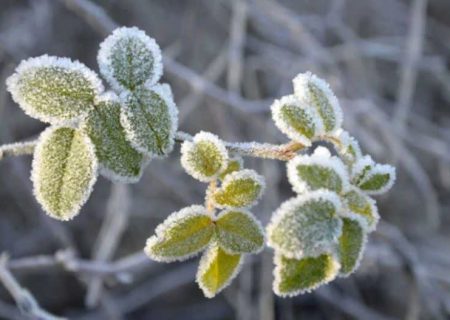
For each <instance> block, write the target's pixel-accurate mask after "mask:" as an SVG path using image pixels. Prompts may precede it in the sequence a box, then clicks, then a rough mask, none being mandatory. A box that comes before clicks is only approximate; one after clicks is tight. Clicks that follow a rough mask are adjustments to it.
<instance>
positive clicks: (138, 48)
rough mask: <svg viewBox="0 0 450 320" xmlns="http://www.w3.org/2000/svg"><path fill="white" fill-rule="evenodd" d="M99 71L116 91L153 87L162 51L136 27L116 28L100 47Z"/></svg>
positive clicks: (157, 76)
mask: <svg viewBox="0 0 450 320" xmlns="http://www.w3.org/2000/svg"><path fill="white" fill-rule="evenodd" d="M97 60H98V64H99V66H100V72H101V74H102V75H103V76H104V77H105V79H106V80H107V81H108V82H109V83H110V84H111V86H112V87H113V88H114V89H115V90H117V91H122V90H124V89H128V90H134V89H135V88H136V87H138V86H141V85H144V84H145V85H154V84H155V83H156V82H157V81H158V80H159V78H160V77H161V75H162V61H161V50H160V48H159V46H158V44H157V43H156V42H155V40H154V39H152V38H150V37H149V36H147V35H146V34H145V32H144V31H142V30H139V29H138V28H136V27H133V28H126V27H122V28H118V29H116V30H114V32H113V33H112V35H110V36H109V37H108V38H106V39H105V41H103V42H102V43H101V45H100V51H99V53H98V57H97Z"/></svg>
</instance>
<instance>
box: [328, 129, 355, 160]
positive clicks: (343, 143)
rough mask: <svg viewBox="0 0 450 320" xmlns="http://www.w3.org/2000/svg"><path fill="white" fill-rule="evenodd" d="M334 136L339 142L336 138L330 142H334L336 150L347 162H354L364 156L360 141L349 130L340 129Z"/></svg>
mask: <svg viewBox="0 0 450 320" xmlns="http://www.w3.org/2000/svg"><path fill="white" fill-rule="evenodd" d="M332 137H333V138H335V139H336V140H337V141H338V142H339V143H336V141H335V140H334V139H332V140H330V142H331V143H333V144H334V146H335V148H336V151H337V152H338V153H339V155H340V156H341V157H342V158H343V160H344V161H345V162H346V163H348V164H353V163H355V162H356V161H357V160H359V159H360V158H361V157H362V151H361V147H360V145H359V143H358V141H357V140H356V139H355V138H354V137H352V136H351V135H350V134H349V133H348V132H347V131H345V130H343V129H338V130H337V131H336V132H335V133H334V134H333V135H332Z"/></svg>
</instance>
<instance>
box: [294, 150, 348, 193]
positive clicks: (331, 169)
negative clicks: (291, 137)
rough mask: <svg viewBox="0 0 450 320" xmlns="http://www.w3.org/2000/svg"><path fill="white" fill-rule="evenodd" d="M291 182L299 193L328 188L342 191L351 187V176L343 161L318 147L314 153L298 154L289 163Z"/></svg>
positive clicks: (338, 191)
mask: <svg viewBox="0 0 450 320" xmlns="http://www.w3.org/2000/svg"><path fill="white" fill-rule="evenodd" d="M287 168H288V170H287V172H288V179H289V182H290V183H291V184H292V186H293V188H294V190H295V191H296V192H297V193H305V192H307V191H313V190H318V189H328V190H332V191H335V192H337V193H341V192H343V191H345V190H347V189H348V187H349V177H348V173H347V169H346V167H345V165H344V164H343V162H342V161H341V160H340V159H339V158H338V157H335V156H333V157H332V156H331V155H330V153H329V151H328V150H327V149H326V148H323V147H318V148H316V150H315V152H314V153H313V154H312V155H298V156H296V157H295V158H294V159H292V160H290V161H289V162H288V164H287Z"/></svg>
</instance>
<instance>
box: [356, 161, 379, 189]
mask: <svg viewBox="0 0 450 320" xmlns="http://www.w3.org/2000/svg"><path fill="white" fill-rule="evenodd" d="M374 166H375V162H374V161H373V160H372V157H371V156H369V155H366V156H363V157H361V158H359V159H358V160H357V161H356V162H355V163H354V164H353V166H352V174H351V182H352V184H354V185H357V184H358V183H360V182H361V181H362V180H364V179H365V178H367V174H368V173H369V172H370V170H372V168H373V167H374Z"/></svg>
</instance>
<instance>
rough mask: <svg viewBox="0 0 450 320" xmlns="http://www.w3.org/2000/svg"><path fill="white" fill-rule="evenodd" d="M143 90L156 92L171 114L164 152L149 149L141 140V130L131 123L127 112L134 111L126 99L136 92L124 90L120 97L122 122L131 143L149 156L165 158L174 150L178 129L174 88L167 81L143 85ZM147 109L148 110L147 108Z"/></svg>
mask: <svg viewBox="0 0 450 320" xmlns="http://www.w3.org/2000/svg"><path fill="white" fill-rule="evenodd" d="M141 88H142V89H143V90H148V91H149V92H154V93H155V94H156V95H158V96H159V97H160V98H161V100H162V101H163V102H164V103H165V104H166V106H167V112H168V115H169V121H170V127H169V135H168V140H169V141H168V144H167V146H166V147H165V149H164V154H157V153H155V152H152V151H150V150H148V148H147V147H146V146H145V145H144V142H142V141H141V138H140V137H139V132H138V131H137V130H134V129H133V127H134V125H133V124H132V123H131V121H130V119H129V116H127V114H128V115H129V114H131V113H132V112H133V111H132V110H131V109H130V107H129V106H127V103H126V101H127V100H128V99H130V98H132V97H133V95H134V94H135V92H132V91H128V90H125V91H123V92H122V93H121V94H120V96H119V98H120V101H121V104H122V113H121V116H120V123H121V124H122V127H123V128H124V130H125V132H126V136H127V139H128V141H129V142H130V144H131V145H132V146H133V147H134V148H135V149H136V150H138V151H139V152H141V153H143V154H144V155H146V156H147V157H149V158H160V159H162V158H165V157H167V156H168V154H169V153H170V152H172V150H173V146H174V144H175V133H176V131H177V129H178V108H177V106H176V104H175V102H174V100H173V94H172V90H171V89H170V86H169V85H168V84H166V83H163V84H156V85H154V86H143V87H141ZM146 111H147V110H146Z"/></svg>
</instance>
